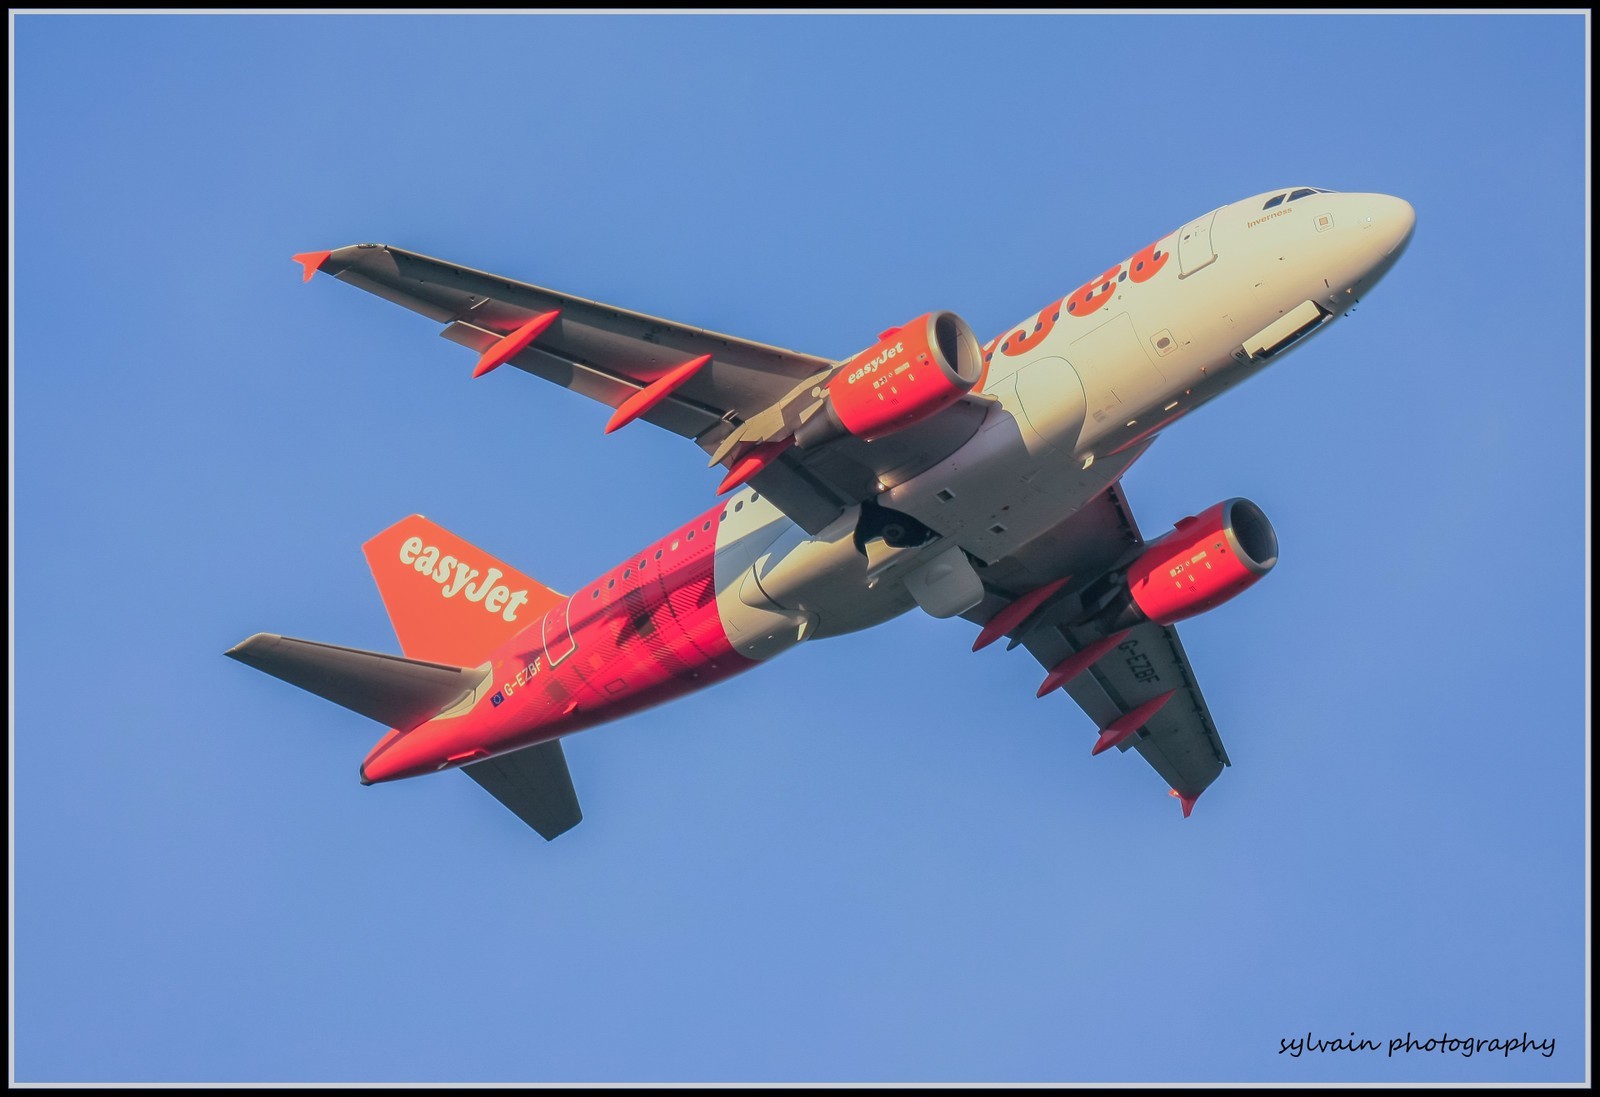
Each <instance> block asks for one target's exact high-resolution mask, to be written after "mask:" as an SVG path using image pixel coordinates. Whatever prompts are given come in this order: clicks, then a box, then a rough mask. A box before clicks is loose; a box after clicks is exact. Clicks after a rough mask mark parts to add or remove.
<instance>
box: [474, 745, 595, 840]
mask: <svg viewBox="0 0 1600 1097" xmlns="http://www.w3.org/2000/svg"><path fill="white" fill-rule="evenodd" d="M462 770H463V771H464V772H465V773H466V775H467V776H468V777H471V778H472V779H473V780H474V781H476V782H478V784H480V785H482V786H483V787H484V788H486V789H488V790H489V795H491V796H493V797H494V798H495V799H496V800H499V801H500V802H501V803H502V804H504V805H505V806H506V807H508V808H510V809H511V813H512V814H513V815H515V816H516V817H517V818H518V819H521V820H522V821H523V822H524V823H527V824H528V825H529V826H530V827H532V828H533V829H534V830H536V831H538V832H539V833H540V834H541V835H543V836H544V839H545V841H547V842H548V841H549V840H550V839H552V838H554V837H555V836H556V835H558V834H565V833H566V832H567V831H569V830H571V829H572V828H573V827H575V826H577V825H578V824H579V823H580V822H582V821H583V812H582V811H581V810H579V808H578V793H577V791H576V790H575V789H574V788H573V787H572V775H571V774H570V773H569V772H568V771H567V756H566V753H565V752H564V751H562V749H561V740H559V739H552V740H550V741H549V742H548V743H540V744H538V745H537V746H531V747H523V748H522V749H521V750H514V751H512V752H511V753H510V754H502V755H500V756H499V757H497V758H486V759H484V760H483V761H481V762H473V763H472V764H471V765H469V766H463V767H462Z"/></svg>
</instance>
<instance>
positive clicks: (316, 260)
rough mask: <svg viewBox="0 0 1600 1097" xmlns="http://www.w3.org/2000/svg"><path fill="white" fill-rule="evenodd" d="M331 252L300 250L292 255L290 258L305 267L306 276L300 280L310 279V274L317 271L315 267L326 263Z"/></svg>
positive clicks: (306, 280)
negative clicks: (297, 253)
mask: <svg viewBox="0 0 1600 1097" xmlns="http://www.w3.org/2000/svg"><path fill="white" fill-rule="evenodd" d="M332 254H333V252H331V251H302V252H301V253H300V254H299V255H292V256H290V258H291V259H293V260H294V261H295V262H296V263H299V264H300V265H301V266H302V267H305V268H306V276H305V277H304V278H302V279H300V281H302V282H309V281H311V276H312V275H313V274H315V273H317V269H318V268H319V267H321V266H322V264H324V263H326V262H327V261H328V256H330V255H332Z"/></svg>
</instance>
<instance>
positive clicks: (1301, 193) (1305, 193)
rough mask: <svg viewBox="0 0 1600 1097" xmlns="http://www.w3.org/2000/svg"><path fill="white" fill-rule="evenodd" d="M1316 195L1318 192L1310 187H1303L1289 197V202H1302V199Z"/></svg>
mask: <svg viewBox="0 0 1600 1097" xmlns="http://www.w3.org/2000/svg"><path fill="white" fill-rule="evenodd" d="M1316 193H1317V192H1316V191H1314V190H1312V189H1311V188H1310V187H1301V188H1300V189H1299V190H1297V191H1295V192H1294V193H1293V194H1291V195H1289V201H1291V202H1298V201H1300V199H1302V198H1310V197H1311V196H1312V195H1313V194H1316Z"/></svg>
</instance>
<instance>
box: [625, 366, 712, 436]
mask: <svg viewBox="0 0 1600 1097" xmlns="http://www.w3.org/2000/svg"><path fill="white" fill-rule="evenodd" d="M709 361H711V355H709V354H702V355H701V356H700V357H698V358H691V359H689V361H687V362H685V363H684V364H683V365H681V366H674V367H673V368H672V369H671V370H670V371H669V372H667V373H665V374H662V375H661V376H660V377H658V378H656V379H655V380H654V381H651V382H650V383H649V384H648V385H646V386H645V387H644V388H642V389H640V390H639V391H638V392H636V393H634V394H633V395H632V396H630V397H628V398H627V399H626V400H624V401H623V402H622V403H621V404H619V405H617V410H616V414H614V415H612V416H611V421H610V422H608V423H607V424H606V433H607V434H610V433H611V432H612V431H614V430H618V429H620V428H622V427H625V426H627V425H628V424H629V423H631V422H633V421H634V420H635V419H637V418H639V416H641V415H643V414H644V413H645V412H647V411H649V410H650V409H651V408H653V407H655V406H656V405H657V404H659V403H661V401H663V400H665V399H666V398H667V397H669V396H671V395H672V394H673V393H674V392H676V391H677V390H678V388H679V387H680V386H682V385H683V383H684V382H685V381H687V380H689V378H691V377H693V376H694V375H695V374H697V373H699V372H700V368H701V367H702V366H704V365H705V364H706V363H707V362H709Z"/></svg>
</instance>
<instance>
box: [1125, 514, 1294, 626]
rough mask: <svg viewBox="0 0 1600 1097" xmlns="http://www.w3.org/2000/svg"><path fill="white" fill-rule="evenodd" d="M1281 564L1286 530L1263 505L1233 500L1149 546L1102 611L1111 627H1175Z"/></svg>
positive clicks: (1131, 567)
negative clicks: (1145, 623)
mask: <svg viewBox="0 0 1600 1097" xmlns="http://www.w3.org/2000/svg"><path fill="white" fill-rule="evenodd" d="M1277 562H1278V535H1277V533H1276V532H1275V531H1274V530H1273V528H1272V523H1271V522H1269V521H1267V516H1266V515H1265V514H1264V513H1262V511H1261V508H1260V507H1258V506H1256V505H1255V504H1254V503H1252V502H1250V500H1248V499H1228V500H1225V501H1223V502H1221V503H1218V504H1217V505H1216V506H1214V507H1210V508H1208V509H1206V510H1203V511H1201V512H1200V513H1199V514H1197V515H1194V516H1192V517H1189V518H1185V519H1183V520H1182V521H1180V522H1179V523H1178V524H1177V525H1176V526H1175V527H1174V528H1173V530H1172V532H1171V533H1168V534H1166V535H1164V536H1162V537H1159V538H1157V539H1156V540H1154V541H1151V542H1150V543H1149V544H1148V545H1146V546H1145V550H1144V552H1143V553H1141V554H1140V555H1139V557H1138V558H1137V559H1136V560H1134V562H1133V563H1132V564H1130V565H1129V566H1128V570H1127V574H1126V577H1125V578H1124V579H1123V580H1122V582H1121V584H1120V586H1119V589H1118V590H1117V591H1116V593H1115V595H1114V596H1113V597H1112V599H1111V601H1110V603H1109V604H1108V606H1107V607H1106V609H1105V610H1104V611H1103V612H1102V614H1101V615H1100V616H1101V618H1102V620H1103V621H1104V622H1105V624H1106V626H1107V629H1108V631H1115V630H1118V629H1123V628H1128V627H1131V626H1132V625H1135V624H1138V623H1140V622H1141V621H1147V620H1148V621H1154V622H1156V623H1157V624H1159V625H1170V624H1173V623H1174V622H1176V621H1182V620H1184V619H1185V618H1188V617H1194V616H1197V615H1198V614H1201V613H1204V612H1205V611H1206V610H1208V609H1214V608H1215V607H1217V606H1220V605H1221V604H1222V603H1223V602H1226V601H1228V600H1229V599H1230V598H1232V597H1234V596H1235V595H1237V594H1239V593H1240V592H1242V591H1243V590H1245V589H1246V588H1247V587H1250V586H1252V585H1253V584H1254V583H1255V582H1256V581H1257V580H1258V579H1260V578H1261V577H1262V576H1263V575H1265V574H1266V573H1267V572H1269V571H1271V570H1272V568H1273V565H1275V564H1276V563H1277Z"/></svg>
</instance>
